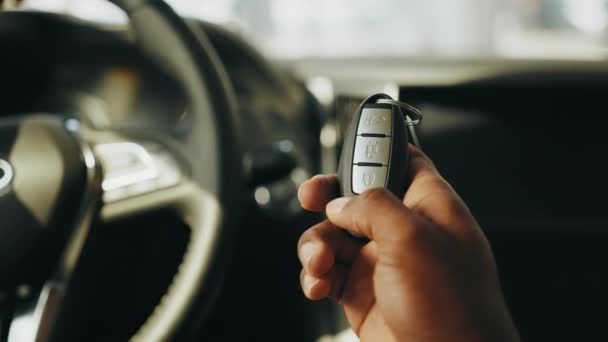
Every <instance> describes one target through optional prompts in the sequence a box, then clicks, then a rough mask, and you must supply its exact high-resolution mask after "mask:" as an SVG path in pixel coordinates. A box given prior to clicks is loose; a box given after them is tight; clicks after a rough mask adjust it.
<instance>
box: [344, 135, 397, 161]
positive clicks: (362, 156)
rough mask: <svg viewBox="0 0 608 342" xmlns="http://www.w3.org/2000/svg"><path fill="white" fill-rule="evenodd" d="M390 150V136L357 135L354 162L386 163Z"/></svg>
mask: <svg viewBox="0 0 608 342" xmlns="http://www.w3.org/2000/svg"><path fill="white" fill-rule="evenodd" d="M390 152H391V138H390V137H387V138H371V137H361V136H358V137H357V138H356V142H355V154H354V157H353V163H354V164H378V165H384V166H386V165H388V159H389V156H390Z"/></svg>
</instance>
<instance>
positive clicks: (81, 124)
mask: <svg viewBox="0 0 608 342" xmlns="http://www.w3.org/2000/svg"><path fill="white" fill-rule="evenodd" d="M0 3H2V6H3V7H2V8H3V10H2V11H1V12H0V75H1V76H0V92H1V95H0V99H1V102H0V341H1V342H4V341H7V342H22V341H23V342H29V341H125V340H134V341H165V340H170V341H200V340H210V341H232V340H240V339H242V338H243V336H246V337H247V339H249V340H271V341H274V340H277V341H356V340H357V339H356V336H355V335H354V333H353V332H352V331H350V330H349V326H348V324H347V322H346V320H345V318H344V316H343V314H342V311H341V309H340V307H339V305H337V304H336V303H334V302H332V301H329V300H322V301H317V302H311V301H309V300H307V299H306V298H305V296H304V295H303V294H302V290H301V288H300V279H299V274H300V267H301V266H300V263H299V261H298V256H297V253H296V245H297V241H298V238H299V237H300V235H301V234H302V233H303V232H304V231H305V230H306V229H307V228H309V227H310V226H312V225H314V224H315V223H317V222H319V221H320V220H321V219H322V216H321V214H318V213H312V212H308V211H305V210H304V209H302V208H301V207H300V204H299V202H298V200H297V192H298V188H299V186H300V184H302V183H303V182H304V181H305V180H307V179H308V178H310V177H312V176H313V175H316V174H321V173H336V172H337V166H338V159H339V156H340V153H341V149H342V141H343V137H344V134H345V130H346V127H347V125H348V124H349V122H350V120H351V118H352V115H353V113H354V111H355V110H356V108H357V106H358V105H359V104H360V103H361V101H363V100H364V99H365V98H366V97H367V96H369V95H371V94H374V93H386V94H388V95H390V96H392V97H393V98H395V99H399V100H401V101H405V102H407V103H409V104H412V105H414V106H416V107H418V108H420V109H421V111H422V112H423V115H424V116H423V120H422V122H421V123H420V125H419V126H418V127H417V134H418V138H419V140H420V144H421V148H422V150H423V151H424V152H425V153H426V154H427V155H428V156H429V157H430V158H431V159H432V160H433V161H434V163H435V164H436V166H437V168H438V169H439V171H440V172H441V174H442V176H443V177H444V178H445V179H446V180H448V181H449V182H450V183H451V184H452V185H453V187H454V188H455V189H456V191H457V192H458V193H459V195H460V196H461V197H462V198H463V200H464V201H465V202H466V203H467V204H468V205H469V207H470V208H471V211H472V212H473V214H474V215H475V217H476V218H477V220H478V221H479V223H480V225H481V227H482V228H483V230H484V232H485V234H486V235H487V237H488V239H489V241H490V244H491V246H492V249H493V251H494V255H495V258H496V262H497V266H498V271H499V276H500V281H501V285H502V289H503V291H504V294H505V298H506V301H507V304H508V306H509V309H510V311H511V314H512V316H513V319H514V321H515V324H516V326H517V328H518V330H519V333H520V334H521V336H522V338H523V340H530V341H596V340H602V339H604V338H605V335H606V332H605V328H604V325H603V324H604V322H603V314H602V312H603V311H604V310H603V309H604V308H605V307H606V305H608V291H607V290H608V272H607V271H606V269H607V267H606V266H607V265H608V249H606V248H605V246H604V243H608V234H606V232H605V231H604V229H607V228H608V211H607V210H606V209H605V208H604V202H603V200H602V198H604V197H603V195H604V194H606V193H608V181H606V179H605V175H607V174H608V166H606V164H604V161H603V158H604V157H603V156H606V150H605V148H607V147H608V143H607V142H606V141H605V140H604V138H605V137H604V134H605V127H604V124H603V123H604V121H605V116H604V111H605V107H604V105H605V98H604V96H605V92H606V89H608V60H607V59H606V57H608V55H607V54H606V44H607V43H608V39H607V37H608V2H606V1H603V0H597V1H586V2H583V1H569V0H544V1H541V0H535V1H531V0H529V1H527V0H518V1H507V0H492V1H484V0H454V1H451V2H450V3H449V4H447V3H446V2H442V1H438V0H433V1H426V2H420V1H415V0H408V1H389V0H386V1H381V2H380V3H381V5H378V4H376V3H375V2H371V1H366V0H356V1H355V0H352V1H345V0H344V1H342V0H340V1H334V2H323V1H320V0H315V1H303V0H297V1H290V2H281V1H278V0H256V1H245V0H232V1H220V0H209V1H195V0H193V1H178V0H173V1H167V3H165V2H163V1H153V0H138V1H135V0H112V1H101V0H86V1H84V0H82V1H69V0H29V1H28V0H25V1H14V0H13V1H11V0H4V1H0Z"/></svg>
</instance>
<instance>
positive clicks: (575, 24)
mask: <svg viewBox="0 0 608 342" xmlns="http://www.w3.org/2000/svg"><path fill="white" fill-rule="evenodd" d="M168 2H169V3H170V4H171V5H172V6H173V7H174V8H175V9H176V10H177V11H178V12H179V13H180V14H182V15H184V16H188V17H193V18H198V19H204V20H208V21H212V22H215V23H220V24H223V25H226V26H228V27H230V28H232V29H234V30H236V31H239V32H240V33H242V34H243V35H244V36H245V37H246V38H248V39H249V40H250V41H251V42H253V43H254V44H255V45H257V46H258V47H259V48H260V49H261V50H262V51H264V52H265V53H266V54H267V55H268V56H270V57H273V58H310V57H313V58H314V57H323V58H327V57H329V58H349V57H439V58H467V57H507V58H543V59H547V58H551V59H603V58H604V57H605V56H606V48H605V45H606V42H607V41H608V30H607V27H608V0H544V1H543V0H424V1H421V0H383V1H378V0H331V1H328V0H289V1H284V0H204V1H203V0H170V1H168ZM22 7H25V8H29V9H38V10H46V11H54V12H63V13H69V14H72V15H74V16H77V17H81V18H84V19H87V20H92V21H97V22H102V23H107V24H117V23H124V21H125V16H124V14H122V13H121V12H120V11H119V10H117V9H116V8H115V7H114V6H113V5H111V4H109V3H108V2H107V1H102V0H25V1H23V4H22Z"/></svg>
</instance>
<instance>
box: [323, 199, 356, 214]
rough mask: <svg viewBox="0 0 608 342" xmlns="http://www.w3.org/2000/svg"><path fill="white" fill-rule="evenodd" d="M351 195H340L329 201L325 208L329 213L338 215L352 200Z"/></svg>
mask: <svg viewBox="0 0 608 342" xmlns="http://www.w3.org/2000/svg"><path fill="white" fill-rule="evenodd" d="M351 199H352V198H351V197H340V198H336V199H335V200H333V201H331V202H329V203H327V207H326V208H325V210H326V211H327V215H336V214H338V213H340V212H341V211H342V209H343V208H344V206H346V204H348V202H350V200H351Z"/></svg>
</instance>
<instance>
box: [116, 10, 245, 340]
mask: <svg viewBox="0 0 608 342" xmlns="http://www.w3.org/2000/svg"><path fill="white" fill-rule="evenodd" d="M110 1H111V2H113V3H114V4H116V5H118V6H119V7H120V8H122V9H123V10H124V11H125V12H126V13H127V15H128V17H129V20H130V27H131V29H132V30H133V32H134V34H135V38H136V43H137V44H138V46H139V47H140V48H141V49H142V50H143V51H144V52H145V53H146V54H147V55H148V56H149V57H150V58H152V59H154V60H156V61H157V62H158V63H159V64H160V66H161V67H163V68H164V69H165V71H167V72H168V73H169V75H171V76H172V77H174V78H175V79H176V80H177V81H178V82H179V83H180V84H181V85H182V87H183V90H184V92H185V94H186V96H187V99H188V102H189V110H190V112H191V113H190V114H191V115H192V116H193V125H192V127H191V130H190V132H189V133H187V136H186V138H185V139H184V141H183V143H184V144H183V145H184V146H183V149H184V151H183V152H184V153H185V154H187V155H197V156H199V158H200V161H201V162H200V163H193V165H191V167H192V170H191V172H192V175H191V179H192V182H191V183H189V184H186V185H184V186H182V187H181V188H179V189H177V190H176V194H177V195H176V198H177V199H178V200H177V201H176V202H175V203H173V204H174V205H175V206H176V209H177V210H178V211H179V212H181V213H182V214H183V215H184V216H185V217H186V220H187V221H188V222H187V223H188V224H189V225H190V227H191V238H190V240H189V243H188V246H187V248H186V253H185V254H184V258H183V261H182V263H181V265H180V266H179V268H178V271H177V273H176V275H175V276H174V279H173V281H172V284H171V285H170V286H169V288H168V290H167V293H166V294H165V295H164V296H163V298H162V299H161V301H160V302H159V303H158V305H157V307H156V308H155V309H154V311H153V312H152V314H151V315H150V316H149V317H148V319H147V320H146V322H145V323H144V324H143V325H142V327H141V328H140V329H139V331H138V332H137V333H136V334H135V335H134V336H133V340H137V341H162V340H167V339H169V338H170V337H171V336H173V335H174V334H175V333H176V332H177V331H178V329H179V327H180V325H181V323H182V321H183V320H184V318H185V317H186V316H187V314H188V312H189V311H190V310H191V309H192V305H193V303H194V302H197V298H198V297H200V296H201V293H203V294H204V293H205V292H206V291H207V292H208V291H209V289H208V283H209V278H210V277H211V276H214V275H215V274H214V272H212V268H213V267H217V265H216V264H217V262H216V260H215V259H216V258H217V255H218V254H219V253H220V251H219V245H220V242H221V241H222V240H225V235H226V234H229V232H228V229H227V228H228V227H229V226H230V222H229V221H230V218H231V215H230V213H231V212H232V211H233V210H235V209H236V207H237V206H238V204H237V202H238V201H235V199H238V196H239V191H240V190H241V189H242V188H241V184H242V182H241V180H242V179H243V174H242V172H243V171H242V168H241V165H242V163H241V161H242V159H241V152H240V148H239V143H238V137H239V136H240V135H239V134H238V126H237V122H238V121H237V120H236V117H235V115H236V113H237V106H236V100H235V95H234V91H233V90H232V87H231V85H230V82H229V80H228V77H227V73H226V71H225V69H224V68H223V66H222V64H221V62H220V60H219V58H218V56H217V54H216V53H215V51H214V48H213V46H212V45H211V43H210V41H209V40H208V39H207V37H206V36H205V34H204V33H203V32H201V31H196V28H194V27H189V26H188V25H187V24H186V23H185V22H184V21H183V20H182V19H181V18H180V17H179V16H178V15H177V14H176V13H175V12H174V11H173V10H172V9H171V8H170V7H169V6H168V5H167V4H166V3H164V2H163V1H155V0H110ZM180 189H181V190H180ZM180 191H182V193H180ZM203 302H205V305H210V303H209V301H208V300H203ZM198 304H200V300H199V301H198Z"/></svg>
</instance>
